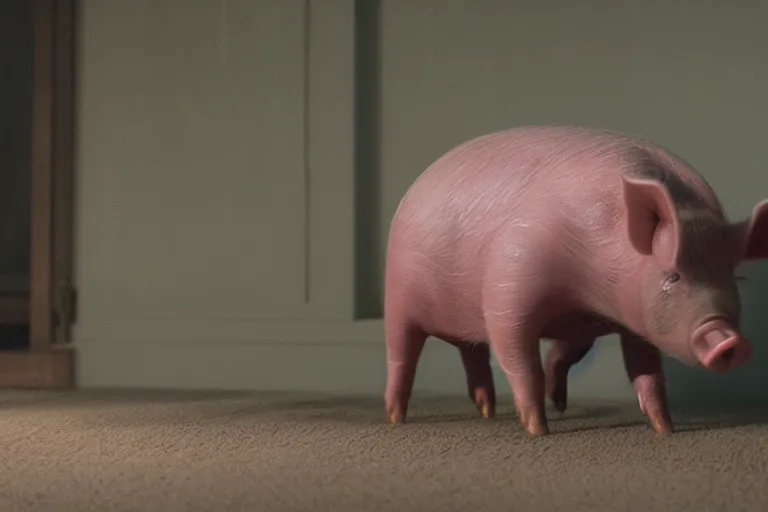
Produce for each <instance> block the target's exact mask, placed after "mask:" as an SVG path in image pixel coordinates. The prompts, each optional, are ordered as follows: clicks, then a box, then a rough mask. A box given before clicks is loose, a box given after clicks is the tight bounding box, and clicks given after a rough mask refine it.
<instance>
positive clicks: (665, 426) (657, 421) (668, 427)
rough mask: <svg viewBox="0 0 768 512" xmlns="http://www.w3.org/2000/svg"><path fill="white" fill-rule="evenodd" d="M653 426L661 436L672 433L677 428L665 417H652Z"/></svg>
mask: <svg viewBox="0 0 768 512" xmlns="http://www.w3.org/2000/svg"><path fill="white" fill-rule="evenodd" d="M651 426H652V427H653V430H654V431H655V432H656V433H657V434H658V435H660V436H668V435H672V434H674V432H675V429H674V428H673V427H672V422H671V421H669V420H668V419H666V418H663V417H661V418H659V417H656V418H651Z"/></svg>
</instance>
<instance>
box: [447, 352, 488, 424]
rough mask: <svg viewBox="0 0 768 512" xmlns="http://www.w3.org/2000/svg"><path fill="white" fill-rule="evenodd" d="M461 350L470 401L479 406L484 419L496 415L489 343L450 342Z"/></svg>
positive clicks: (478, 408)
mask: <svg viewBox="0 0 768 512" xmlns="http://www.w3.org/2000/svg"><path fill="white" fill-rule="evenodd" d="M448 343H450V344H451V345H453V346H455V347H456V348H458V349H459V354H460V355H461V362H462V364H463V365H464V372H465V374H466V377H467V391H468V393H469V399H470V400H472V402H473V403H474V404H475V406H477V410H478V411H479V412H480V415H481V416H482V417H483V418H493V417H494V415H495V414H496V389H495V386H494V383H493V370H492V369H491V349H490V347H489V346H488V343H485V342H482V343H472V342H468V341H458V342H457V341H448Z"/></svg>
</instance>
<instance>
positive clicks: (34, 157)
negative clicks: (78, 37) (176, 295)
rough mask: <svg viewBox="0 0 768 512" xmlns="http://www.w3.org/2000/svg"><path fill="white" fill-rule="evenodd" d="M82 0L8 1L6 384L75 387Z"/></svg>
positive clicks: (2, 251) (0, 364) (2, 137)
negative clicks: (77, 75) (78, 21)
mask: <svg viewBox="0 0 768 512" xmlns="http://www.w3.org/2000/svg"><path fill="white" fill-rule="evenodd" d="M74 3H75V1H74V0H32V1H30V0H6V1H4V2H0V69H2V75H3V77H4V78H3V81H2V83H0V89H3V88H4V90H3V91H2V94H0V132H1V133H0V387H5V388H8V387H19V388H69V387H72V386H73V385H74V357H73V352H72V350H71V349H70V347H69V346H68V343H69V341H70V327H71V325H72V322H73V320H74V306H75V290H74V287H73V286H72V255H73V249H72V241H73V236H72V228H73V223H72V209H73V184H74V180H73V149H74V140H73V135H74V108H73V107H74V46H75V44H74V43H75V37H74V19H75V12H74V7H75V6H74Z"/></svg>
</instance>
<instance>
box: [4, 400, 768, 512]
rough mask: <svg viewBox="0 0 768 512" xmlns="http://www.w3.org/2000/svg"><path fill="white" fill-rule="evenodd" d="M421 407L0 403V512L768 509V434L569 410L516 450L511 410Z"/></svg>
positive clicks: (730, 421) (600, 407) (726, 419)
mask: <svg viewBox="0 0 768 512" xmlns="http://www.w3.org/2000/svg"><path fill="white" fill-rule="evenodd" d="M499 409H500V410H499V417H498V418H497V419H495V420H491V421H489V420H482V419H480V418H477V417H476V416H475V414H474V410H473V408H472V405H471V404H470V403H469V400H468V399H466V398H464V397H456V398H453V397H433V396H417V397H415V398H414V399H413V401H412V405H411V411H410V413H409V414H410V416H409V418H410V420H411V422H410V423H408V424H406V425H400V426H390V425H387V424H385V423H384V421H383V420H384V415H383V409H382V402H381V399H380V398H379V397H374V398H354V397H348V398H338V397H322V396H312V395H304V396H302V395H296V394H290V395H281V394H252V393H206V392H151V391H85V390H82V391H75V392H23V391H15V392H0V442H1V443H2V451H3V453H2V457H0V510H2V511H4V512H26V511H30V512H31V511H35V512H59V511H62V512H63V511H72V512H89V511H98V512H107V511H124V512H129V511H136V512H139V511H141V512H154V511H157V512H170V511H190V512H193V511H194V512H198V511H211V512H226V511H254V512H261V511H264V512H267V511H281V512H282V511H285V512H288V511H295V512H300V511H307V512H309V511H313V512H315V511H338V512H344V511H355V512H364V511H395V512H406V511H424V512H427V511H444V512H447V511H523V512H524V511H559V510H563V511H611V512H618V511H644V512H648V511H675V510H699V511H723V510H728V511H755V512H757V511H765V510H768V426H767V425H766V423H765V422H764V421H761V420H760V419H759V418H758V417H757V416H755V415H752V416H751V417H750V416H744V415H742V414H737V413H735V412H733V411H732V412H730V413H718V414H711V413H710V414H707V413H703V412H701V413H690V414H688V415H681V414H675V413H674V412H673V416H674V419H675V421H676V422H677V424H676V426H677V428H678V432H677V433H676V434H675V435H673V436H670V437H668V438H660V437H657V436H656V435H655V434H654V433H653V432H652V431H651V430H650V428H649V427H647V426H646V424H645V422H644V421H643V418H642V416H640V414H639V412H638V411H637V408H636V407H635V405H634V404H631V405H611V404H591V405H589V404H572V405H571V408H570V410H569V411H568V412H566V414H565V415H562V416H561V415H558V414H557V413H550V418H551V421H550V427H551V430H552V435H550V436H547V437H542V438H537V439H529V438H528V437H527V436H525V435H524V434H523V432H522V430H521V428H520V427H519V426H518V425H517V423H516V420H515V417H514V414H513V412H512V409H511V408H510V407H509V405H508V404H503V405H501V406H500V408H499Z"/></svg>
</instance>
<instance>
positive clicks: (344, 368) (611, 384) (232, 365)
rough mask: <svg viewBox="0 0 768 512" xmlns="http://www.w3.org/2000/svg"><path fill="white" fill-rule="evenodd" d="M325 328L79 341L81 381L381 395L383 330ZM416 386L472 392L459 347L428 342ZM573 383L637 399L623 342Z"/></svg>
mask: <svg viewBox="0 0 768 512" xmlns="http://www.w3.org/2000/svg"><path fill="white" fill-rule="evenodd" d="M326 328H327V329H329V330H327V331H326V332H316V333H315V335H314V341H307V340H306V339H305V340H302V341H287V340H283V341H280V342H269V341H261V342H245V341H239V340H232V339H229V340H224V341H220V342H215V343H214V342H203V341H200V340H199V339H198V341H180V340H178V339H175V340H169V339H164V340H157V341H154V342H150V341H137V340H133V341H128V340H123V339H122V337H120V338H119V341H118V338H113V339H108V340H105V339H101V340H99V339H81V340H78V342H77V347H78V352H77V356H78V385H79V386H81V387H120V388H145V389H147V388H166V389H209V390H252V391H298V392H307V391H311V392H319V393H330V394H362V395H381V394H383V392H384V385H385V368H386V365H385V361H386V359H385V351H384V343H383V340H382V339H381V334H380V333H378V332H374V330H368V331H367V332H366V328H361V327H359V326H358V327H357V328H355V327H349V328H348V329H346V332H347V335H340V336H338V337H332V336H331V335H332V334H334V333H333V332H330V329H331V328H330V327H328V326H326ZM355 329H358V332H357V334H358V335H362V334H368V335H369V337H367V338H366V337H363V336H360V337H358V338H357V339H353V337H352V336H351V335H350V333H351V332H354V331H355ZM335 334H339V333H335ZM324 339H325V340H326V341H322V340H324ZM328 339H332V340H334V341H327V340H328ZM495 377H496V382H497V389H498V391H499V394H500V395H508V394H509V391H508V390H509V386H508V384H507V382H506V380H505V377H504V375H503V373H502V372H501V370H500V369H499V368H498V366H496V368H495ZM415 388H416V391H417V392H434V393H441V394H462V395H463V394H464V393H466V390H465V387H464V375H463V369H462V366H461V361H460V359H459V356H458V353H457V351H456V349H455V348H454V347H452V346H450V345H448V344H446V343H443V342H441V341H439V340H432V339H431V340H429V342H428V343H427V346H426V348H425V350H424V353H423V356H422V358H421V360H420V363H419V369H418V374H417V379H416V385H415ZM569 388H570V389H569V391H570V395H571V397H574V398H575V399H578V398H580V397H584V398H590V399H601V400H602V399H607V400H615V399H620V400H625V399H630V400H631V399H633V393H632V389H631V386H630V385H629V383H628V382H627V379H626V376H625V374H624V371H623V364H622V362H621V354H620V351H619V349H618V345H617V344H616V343H610V342H608V341H606V343H603V344H600V346H599V347H597V346H596V350H594V351H593V353H592V354H591V355H590V356H589V357H588V358H587V360H586V361H584V363H583V364H581V365H579V366H578V367H577V368H574V370H573V371H572V374H571V378H570V379H569Z"/></svg>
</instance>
